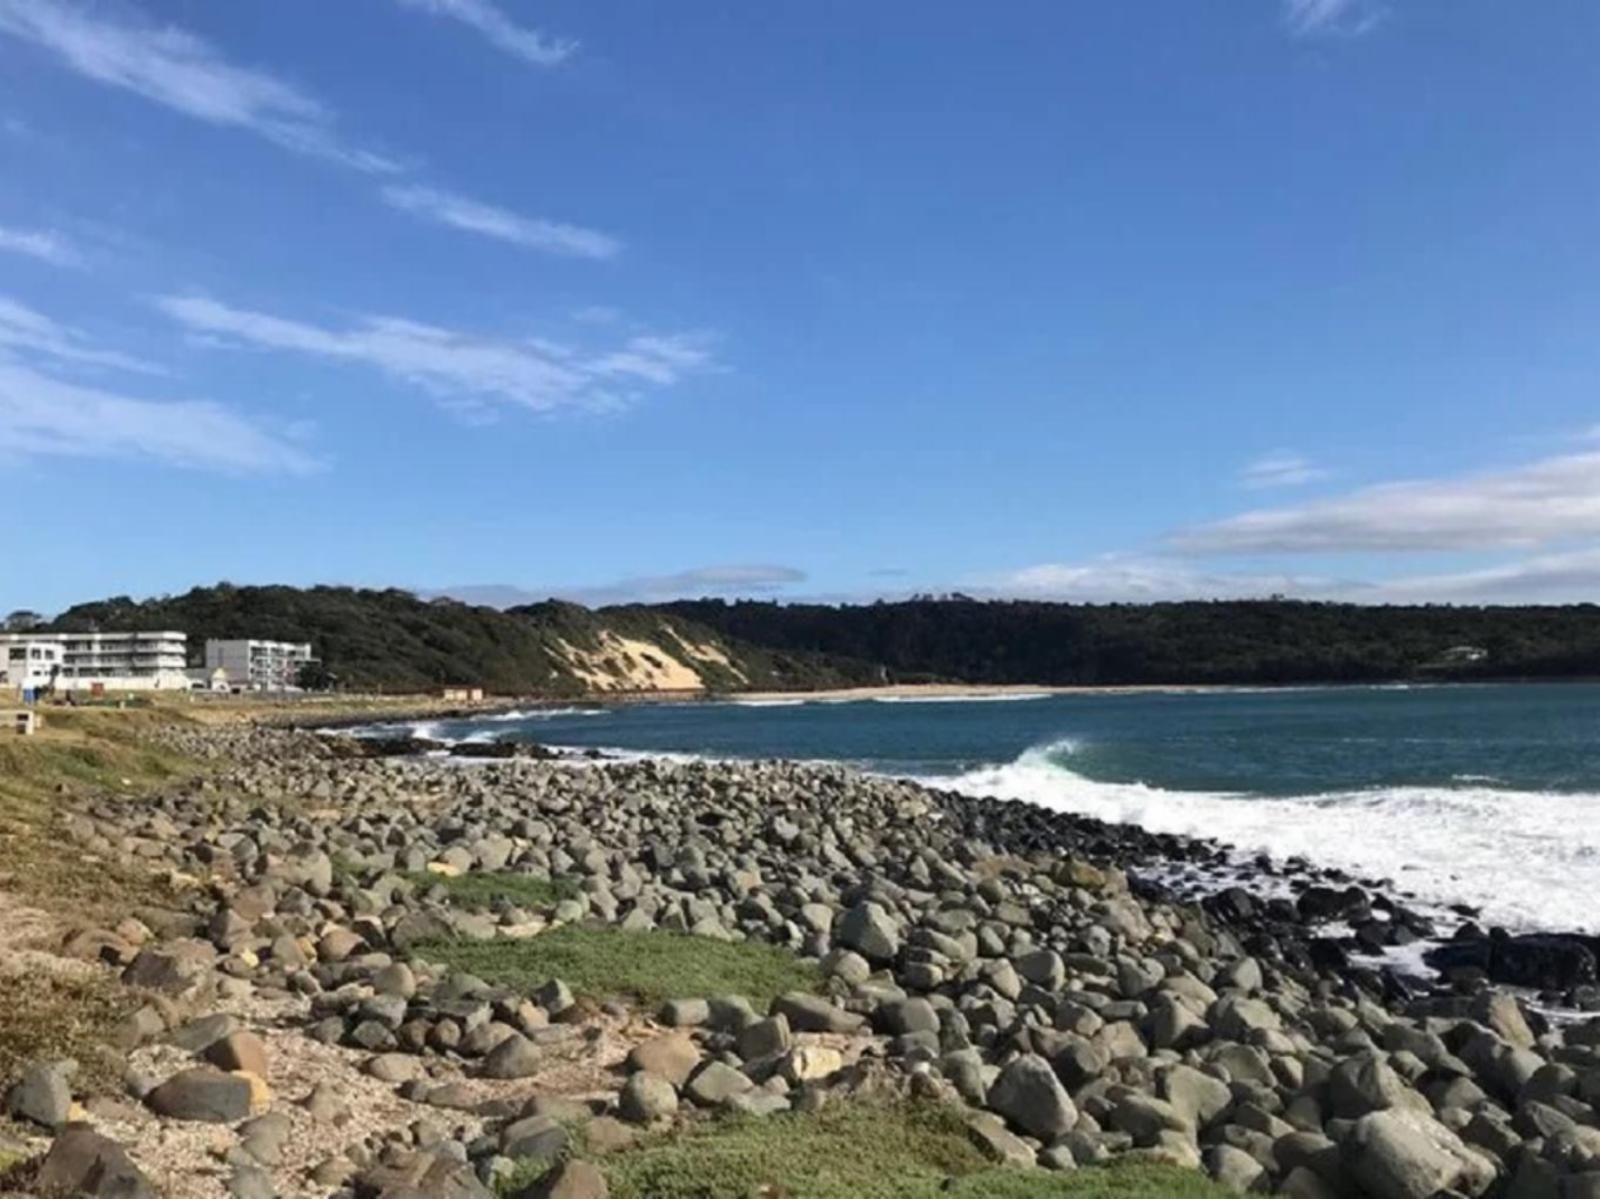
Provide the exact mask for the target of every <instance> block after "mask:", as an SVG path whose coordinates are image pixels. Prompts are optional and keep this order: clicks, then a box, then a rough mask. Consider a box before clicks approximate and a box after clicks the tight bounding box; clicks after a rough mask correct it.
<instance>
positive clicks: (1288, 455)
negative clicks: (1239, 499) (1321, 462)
mask: <svg viewBox="0 0 1600 1199" xmlns="http://www.w3.org/2000/svg"><path fill="white" fill-rule="evenodd" d="M1327 477H1328V472H1327V471H1326V470H1324V469H1322V468H1321V467H1320V466H1318V465H1316V463H1314V462H1312V461H1311V459H1309V458H1307V457H1306V456H1305V455H1304V454H1297V453H1295V452H1294V451H1293V450H1274V451H1273V452H1272V453H1270V454H1264V455H1262V456H1261V457H1260V458H1257V459H1256V460H1255V461H1254V462H1248V463H1246V464H1245V465H1244V467H1243V468H1242V469H1241V470H1240V471H1239V485H1240V486H1241V487H1248V488H1251V489H1252V490H1261V489H1265V488H1269V487H1299V486H1300V485H1301V484H1304V483H1314V482H1316V481H1317V480H1318V479H1326V478H1327Z"/></svg>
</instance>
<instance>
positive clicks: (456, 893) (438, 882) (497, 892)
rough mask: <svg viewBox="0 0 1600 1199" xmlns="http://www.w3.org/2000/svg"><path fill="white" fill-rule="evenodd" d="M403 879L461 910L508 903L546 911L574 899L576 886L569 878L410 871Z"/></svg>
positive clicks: (576, 893) (577, 891)
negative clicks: (437, 891) (436, 891)
mask: <svg viewBox="0 0 1600 1199" xmlns="http://www.w3.org/2000/svg"><path fill="white" fill-rule="evenodd" d="M403 877H405V878H407V879H409V880H410V881H411V882H412V883H414V884H415V885H416V887H417V889H418V890H419V891H424V890H427V889H428V888H430V887H442V888H443V889H444V892H445V895H446V896H447V897H448V899H449V902H451V903H453V904H456V905H458V906H460V907H464V908H492V907H495V906H497V905H499V904H510V905H512V906H514V907H519V908H548V907H553V906H554V905H555V904H558V903H560V902H561V901H562V900H563V899H574V898H576V897H577V896H578V894H579V890H578V885H577V884H576V883H574V882H572V881H571V880H570V879H564V878H557V879H548V878H535V877H534V876H533V875H531V874H506V873H485V872H481V871H476V872H470V873H467V874H457V875H453V876H451V875H442V874H430V873H429V872H427V871H425V870H419V871H412V872H410V873H407V874H406V875H404V876H403Z"/></svg>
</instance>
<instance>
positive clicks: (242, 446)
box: [0, 296, 319, 474]
mask: <svg viewBox="0 0 1600 1199" xmlns="http://www.w3.org/2000/svg"><path fill="white" fill-rule="evenodd" d="M63 367H66V368H69V369H70V368H78V367H91V368H95V369H97V370H105V371H134V372H138V373H140V374H146V375H148V374H153V373H160V369H159V368H158V367H154V366H151V365H150V364H148V363H146V362H142V361H140V360H139V359H136V358H131V357H129V356H128V355H126V354H121V353H118V352H116V351H114V350H104V349H99V348H97V347H96V346H94V345H93V344H92V343H90V342H89V341H88V339H87V338H86V337H85V336H84V335H83V334H82V333H80V332H78V331H77V330H75V329H70V328H68V327H67V326H65V325H61V324H59V323H57V322H56V321H53V320H51V319H50V318H49V317H47V316H44V315H43V314H42V313H39V312H36V311H34V310H33V309H31V308H29V307H27V306H26V305H24V304H21V303H19V302H18V301H16V300H12V299H9V298H7V297H4V296H0V458H6V459H18V458H32V457H38V456H50V457H74V458H136V459H147V460H151V461H156V462H162V463H166V464H168V465H175V466H186V467H194V468H198V469H206V470H216V471H224V472H227V473H232V474H255V473H290V474H305V473H307V472H309V471H312V470H315V469H317V467H318V465H319V463H318V462H317V460H316V459H315V458H313V457H312V456H311V455H310V454H308V453H307V452H306V451H305V450H304V449H302V448H301V447H300V446H298V445H296V444H295V443H294V441H293V440H292V439H290V438H285V437H280V436H277V435H276V434H273V433H271V432H269V431H267V430H264V429H262V428H260V427H258V426H256V425H255V424H253V423H252V422H251V421H249V420H247V419H246V418H245V417H243V416H241V415H239V414H238V413H235V412H233V411H231V410H230V409H228V408H225V407H223V406H222V405H220V404H216V403H212V402H210V401H206V400H147V399H139V398H135V397H130V396H127V395H122V394H119V393H117V392H114V391H111V390H109V389H108V388H105V387H101V386H87V385H84V384H82V383H80V382H77V381H69V380H65V379H62V378H61V377H59V375H58V373H57V372H59V371H60V370H61V368H63Z"/></svg>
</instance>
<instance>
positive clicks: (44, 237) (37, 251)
mask: <svg viewBox="0 0 1600 1199" xmlns="http://www.w3.org/2000/svg"><path fill="white" fill-rule="evenodd" d="M0 253H7V254H23V255H26V256H27V257H29V258H37V259H38V260H39V261H40V262H48V263H50V265H52V266H70V267H79V266H82V265H83V255H82V254H80V253H79V252H78V250H77V248H76V247H74V246H73V244H72V243H71V242H70V241H68V240H67V239H66V238H65V237H63V236H62V235H61V234H59V233H55V232H53V231H50V230H46V229H8V228H6V227H5V226H3V225H0Z"/></svg>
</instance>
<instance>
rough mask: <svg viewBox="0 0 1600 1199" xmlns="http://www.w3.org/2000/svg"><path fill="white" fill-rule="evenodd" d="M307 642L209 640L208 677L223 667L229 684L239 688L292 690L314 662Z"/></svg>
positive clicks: (246, 689)
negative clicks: (305, 668) (306, 668)
mask: <svg viewBox="0 0 1600 1199" xmlns="http://www.w3.org/2000/svg"><path fill="white" fill-rule="evenodd" d="M315 661H316V658H315V657H313V656H312V653H311V646H310V644H309V643H307V642H295V641H256V640H253V639H240V640H233V641H227V640H219V639H215V638H213V639H211V640H208V641H207V642H206V665H205V669H206V672H207V678H214V677H215V675H214V672H216V671H218V670H220V671H222V672H223V674H224V676H226V679H227V683H228V686H229V687H230V688H233V689H235V690H240V691H291V690H294V689H295V688H296V687H297V686H298V685H299V683H298V680H299V677H300V671H301V669H302V668H303V667H305V666H307V665H309V664H310V663H312V662H315Z"/></svg>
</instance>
